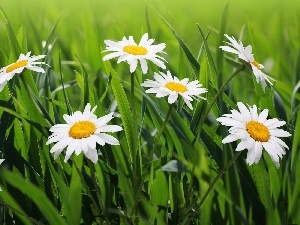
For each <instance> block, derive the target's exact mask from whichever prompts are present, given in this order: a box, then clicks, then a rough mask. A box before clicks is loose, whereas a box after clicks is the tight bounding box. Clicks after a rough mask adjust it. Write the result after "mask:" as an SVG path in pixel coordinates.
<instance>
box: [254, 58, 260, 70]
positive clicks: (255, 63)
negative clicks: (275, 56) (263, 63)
mask: <svg viewBox="0 0 300 225" xmlns="http://www.w3.org/2000/svg"><path fill="white" fill-rule="evenodd" d="M252 64H253V66H255V67H256V68H257V69H260V66H259V63H258V62H256V61H255V60H254V61H253V62H252Z"/></svg>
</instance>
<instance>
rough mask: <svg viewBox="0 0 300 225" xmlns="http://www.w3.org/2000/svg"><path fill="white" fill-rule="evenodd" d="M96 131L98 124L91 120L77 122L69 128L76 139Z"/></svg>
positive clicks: (70, 133) (71, 135)
mask: <svg viewBox="0 0 300 225" xmlns="http://www.w3.org/2000/svg"><path fill="white" fill-rule="evenodd" d="M95 131H96V126H95V124H94V123H92V122H90V121H79V122H77V123H75V124H74V125H73V126H72V127H71V128H70V130H69V135H70V137H72V138H74V139H82V138H87V137H89V136H91V135H92V134H93V133H95Z"/></svg>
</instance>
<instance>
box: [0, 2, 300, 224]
mask: <svg viewBox="0 0 300 225" xmlns="http://www.w3.org/2000/svg"><path fill="white" fill-rule="evenodd" d="M1 9H2V10H3V11H1V12H0V14H1V17H0V28H1V29H0V67H1V68H3V67H5V66H7V65H9V64H11V63H13V62H15V61H16V60H17V59H18V57H19V55H20V54H21V53H23V54H26V53H27V52H28V51H31V52H32V54H34V55H45V59H43V62H45V63H46V64H48V65H49V66H47V65H43V68H44V70H45V74H44V73H37V72H34V71H29V70H26V71H25V72H23V73H21V74H20V75H16V76H14V78H13V79H12V80H10V81H8V82H7V84H6V85H5V87H4V89H3V91H1V92H0V156H1V157H0V159H1V158H3V159H5V161H4V162H3V163H2V164H1V166H0V168H1V171H0V172H1V177H0V181H1V187H2V191H1V192H0V203H1V215H0V224H32V223H33V224H55V225H56V224H72V225H77V224H270V225H273V224H297V223H300V218H299V215H298V209H299V205H300V198H299V188H300V186H299V184H300V183H299V181H298V180H297V177H298V176H299V168H298V167H299V166H298V165H299V164H300V161H299V160H300V155H299V153H298V150H299V144H300V143H299V141H300V140H299V135H300V113H299V112H300V111H299V110H298V108H299V100H300V95H299V91H298V88H299V83H298V82H299V78H300V76H299V68H300V67H299V62H300V61H299V40H300V37H299V23H300V21H299V16H298V15H299V12H300V7H299V4H298V2H297V1H296V0H295V1H289V2H286V3H285V2H283V1H271V0H267V1H258V0H254V1H251V2H241V1H238V0H231V1H227V2H220V1H217V0H213V1H197V0H191V1H177V2H174V1H171V0H165V1H157V0H151V1H139V0H127V1H121V0H115V1H104V0H103V1H102V0H101V1H92V0H89V1H85V2H82V1H78V0H75V1H58V0H53V1H49V2H48V1H47V2H46V1H34V0H28V1H18V0H5V1H3V2H1ZM145 33H148V34H149V38H153V39H155V41H154V44H159V43H165V44H166V48H165V49H164V51H165V52H166V53H167V54H166V55H163V57H165V58H166V60H167V63H166V67H167V68H166V70H162V69H161V68H158V67H157V66H156V65H155V64H154V63H151V62H148V71H147V73H146V74H143V73H142V71H141V69H140V64H138V68H137V70H136V71H135V72H133V73H130V71H129V65H128V64H127V63H126V62H121V63H117V60H115V59H111V60H109V61H107V60H105V61H103V57H104V56H105V55H106V54H107V53H106V52H103V50H104V49H105V48H106V45H105V42H104V40H114V41H118V40H121V39H122V38H123V37H124V36H125V37H129V36H133V37H134V40H136V42H138V41H137V40H140V38H141V37H142V36H143V34H145ZM225 33H226V34H228V35H229V36H233V37H235V38H236V39H238V40H241V41H242V42H243V44H244V46H247V45H251V46H252V50H253V54H254V56H255V60H256V61H258V62H259V63H261V64H263V65H264V66H265V68H264V69H263V71H264V72H265V73H266V74H267V75H269V76H271V77H272V78H274V79H275V80H276V82H274V83H273V85H270V84H267V87H266V90H265V91H263V89H262V87H261V84H260V83H257V82H256V78H255V76H254V75H253V73H252V71H251V69H249V68H248V67H247V65H248V64H247V65H245V64H243V61H242V60H239V59H238V58H237V57H236V56H235V55H234V54H230V53H227V52H224V51H222V50H221V49H220V48H219V46H221V45H223V46H224V45H226V43H224V41H226V40H225V39H226V38H225V37H224V34H225ZM45 41H46V46H43V42H44V44H45ZM250 63H251V62H250ZM167 70H169V71H170V72H171V74H172V75H174V76H176V77H178V78H179V79H180V80H182V79H184V78H189V81H193V80H198V81H199V82H200V83H201V84H202V85H203V88H206V89H207V90H208V92H207V93H202V94H203V97H204V98H205V99H206V100H204V99H201V98H198V99H194V100H193V101H192V104H193V108H191V107H190V106H187V105H186V104H185V102H184V101H183V99H182V98H181V96H179V97H178V101H176V102H175V104H169V103H170V101H169V102H168V99H167V98H168V97H163V98H156V97H155V94H147V91H146V90H147V88H145V87H142V86H143V85H142V86H141V84H142V83H143V82H145V80H147V79H148V80H153V76H154V73H155V72H159V71H163V72H166V71H167ZM0 79H1V78H0ZM173 84H174V83H173ZM297 84H298V86H297V87H296V85H297ZM176 85H177V86H176ZM176 85H175V86H176V87H178V84H176ZM183 86H184V85H183ZM183 86H182V84H181V85H180V88H181V89H176V88H175V89H174V90H176V91H178V90H179V92H180V91H182V90H185V89H182V88H183ZM295 87H296V88H295ZM294 88H295V89H294ZM174 90H173V91H174ZM161 93H162V92H161ZM201 97H202V96H201ZM237 102H243V103H244V104H245V105H249V106H252V105H256V106H257V107H258V108H259V109H260V112H261V111H262V110H263V109H268V110H269V117H268V118H269V119H270V118H278V119H279V120H282V121H286V125H285V126H283V127H282V129H284V130H286V131H288V132H289V133H291V134H292V136H291V137H285V138H283V139H282V140H283V141H284V142H285V143H286V144H287V146H288V147H289V150H286V154H285V155H283V157H282V159H281V160H280V167H279V168H278V169H277V168H276V166H275V165H274V163H273V161H272V160H271V158H270V157H269V155H268V154H267V153H266V152H265V151H264V150H263V157H262V158H260V160H259V162H258V163H257V164H253V165H248V164H247V163H246V158H247V153H246V152H247V151H242V152H240V154H241V155H239V153H237V154H235V152H234V150H235V149H236V147H237V145H238V143H239V142H232V143H224V144H222V139H224V138H225V137H226V136H227V135H228V130H227V128H226V127H224V126H221V125H220V124H219V123H218V122H217V121H216V118H218V117H220V116H222V115H224V114H228V113H230V110H232V109H237ZM87 103H90V104H91V106H92V108H93V107H94V106H97V109H96V110H95V112H94V113H95V115H97V117H101V116H104V115H107V114H109V113H110V112H115V113H114V116H115V117H114V118H113V119H112V120H111V122H110V123H109V124H111V125H113V124H115V125H119V126H122V128H123V130H122V131H120V132H118V133H116V134H113V136H114V137H115V138H117V139H118V142H119V145H107V144H106V145H104V146H100V145H99V146H97V149H98V151H99V153H101V154H100V155H99V160H98V161H97V162H96V163H95V164H92V163H91V161H90V160H89V159H88V158H89V157H88V158H86V157H84V154H80V155H79V156H76V154H72V155H71V157H70V159H69V160H68V161H67V162H64V157H65V154H66V150H63V151H62V153H61V154H60V156H59V157H58V158H57V159H56V160H54V157H53V154H52V153H50V150H51V148H52V147H53V145H50V146H48V145H46V142H47V140H48V137H49V136H50V135H51V132H50V131H49V129H50V127H52V126H53V125H55V124H63V123H64V117H63V115H64V114H68V115H71V114H72V112H75V111H81V112H82V111H83V109H84V106H85V105H86V104H87ZM75 139H76V138H75ZM84 149H87V147H86V148H84ZM215 178H217V179H215ZM214 179H215V180H214ZM211 184H213V185H214V186H213V185H211ZM207 190H208V191H207Z"/></svg>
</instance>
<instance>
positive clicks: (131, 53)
mask: <svg viewBox="0 0 300 225" xmlns="http://www.w3.org/2000/svg"><path fill="white" fill-rule="evenodd" d="M153 42H154V39H148V34H147V33H145V34H144V35H143V37H142V39H141V41H140V43H139V44H138V45H137V44H136V43H135V41H134V40H133V37H132V36H129V38H128V40H127V38H126V37H123V39H122V41H117V42H115V41H110V40H105V41H104V43H105V44H106V45H107V46H106V49H105V50H104V51H103V52H110V51H112V52H111V53H109V54H107V55H106V56H104V57H103V61H105V60H109V59H112V58H119V59H118V61H117V63H120V62H123V61H127V63H128V64H129V65H130V73H133V72H134V71H135V70H136V68H137V64H138V60H139V61H140V64H141V68H142V72H143V74H145V73H147V71H148V65H147V62H146V60H150V61H152V62H153V63H154V64H155V65H157V66H158V67H160V68H162V69H165V68H166V66H165V64H164V61H166V60H165V59H164V58H163V57H161V56H159V55H157V53H165V52H163V51H162V50H163V49H164V48H165V47H166V44H164V43H162V44H158V45H153Z"/></svg>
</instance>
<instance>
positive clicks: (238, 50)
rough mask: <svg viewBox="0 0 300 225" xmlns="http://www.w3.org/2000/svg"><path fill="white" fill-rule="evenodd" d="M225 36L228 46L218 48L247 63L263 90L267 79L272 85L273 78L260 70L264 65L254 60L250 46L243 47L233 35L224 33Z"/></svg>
mask: <svg viewBox="0 0 300 225" xmlns="http://www.w3.org/2000/svg"><path fill="white" fill-rule="evenodd" d="M225 37H226V38H227V39H228V40H229V41H230V42H226V43H227V44H228V45H229V46H220V48H221V49H222V50H224V51H226V52H230V53H234V54H236V55H237V56H238V57H239V58H240V59H242V60H244V61H245V62H247V63H249V65H250V66H251V69H252V72H253V74H254V76H255V77H256V81H257V83H261V85H262V88H263V90H265V87H266V86H267V84H266V81H268V82H269V83H270V84H271V85H272V82H271V81H275V79H273V78H271V77H270V76H268V75H266V74H265V73H263V72H262V71H261V69H263V68H265V67H264V66H263V65H262V64H260V63H258V62H257V61H255V59H254V56H253V54H252V46H251V45H248V46H247V47H244V46H243V43H242V42H241V41H239V43H238V42H237V41H236V40H235V38H234V37H229V36H228V35H227V34H225Z"/></svg>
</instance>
